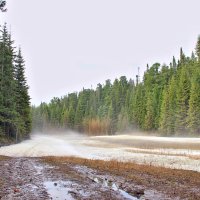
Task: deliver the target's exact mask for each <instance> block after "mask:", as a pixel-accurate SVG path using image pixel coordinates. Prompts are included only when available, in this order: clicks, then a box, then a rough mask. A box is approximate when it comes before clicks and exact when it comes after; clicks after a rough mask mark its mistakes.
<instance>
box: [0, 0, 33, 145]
mask: <svg viewBox="0 0 200 200" xmlns="http://www.w3.org/2000/svg"><path fill="white" fill-rule="evenodd" d="M3 2H4V1H3ZM0 7H1V8H2V9H3V7H4V4H2V2H1V6H0ZM2 9H1V10H2ZM3 11H4V9H3ZM0 31H1V33H0V142H2V143H4V140H5V141H16V142H18V141H20V140H22V139H25V138H28V137H29V134H30V132H31V115H30V96H29V94H28V85H27V82H26V77H25V61H24V59H23V56H22V52H21V49H20V48H19V49H18V50H16V48H15V46H14V41H13V40H12V37H11V34H10V33H9V31H8V29H7V27H6V24H5V25H4V26H2V27H1V30H0Z"/></svg>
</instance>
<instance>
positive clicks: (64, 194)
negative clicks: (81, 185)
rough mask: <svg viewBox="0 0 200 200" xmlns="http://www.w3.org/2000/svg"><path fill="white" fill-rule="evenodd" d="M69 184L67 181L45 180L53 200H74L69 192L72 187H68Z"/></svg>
mask: <svg viewBox="0 0 200 200" xmlns="http://www.w3.org/2000/svg"><path fill="white" fill-rule="evenodd" d="M69 184H70V182H67V181H54V182H52V181H47V182H44V186H45V188H46V189H47V192H48V194H49V195H50V197H51V199H52V200H73V198H72V196H71V195H70V194H69V192H70V191H71V188H69V187H68V186H69Z"/></svg>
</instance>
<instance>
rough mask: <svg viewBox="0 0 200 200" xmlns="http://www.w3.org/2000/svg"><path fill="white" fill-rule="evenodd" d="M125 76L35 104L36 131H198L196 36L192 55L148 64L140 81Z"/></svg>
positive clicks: (199, 70)
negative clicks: (47, 102) (168, 61)
mask: <svg viewBox="0 0 200 200" xmlns="http://www.w3.org/2000/svg"><path fill="white" fill-rule="evenodd" d="M139 79H140V77H139V76H138V75H137V76H136V82H134V81H133V80H127V78H126V77H125V76H122V77H120V78H119V79H115V81H114V82H113V83H111V81H110V80H107V81H106V82H105V84H103V85H101V84H98V85H97V88H96V89H83V90H82V91H81V92H79V93H71V94H68V95H66V96H64V97H62V98H54V99H52V100H51V102H50V103H49V104H46V103H41V105H40V106H39V107H33V108H32V113H33V127H34V128H36V129H38V130H45V129H50V128H64V129H66V128H70V129H75V130H78V131H81V132H87V133H88V134H92V135H93V134H114V133H116V132H117V131H119V132H121V131H124V130H127V129H131V128H137V129H140V130H145V131H149V132H150V131H151V132H155V131H156V132H159V133H160V134H163V135H175V134H200V37H199V38H198V41H197V45H196V55H195V54H194V53H192V55H191V56H189V57H188V56H186V55H185V54H184V53H183V50H182V48H181V49H180V57H179V59H178V60H176V59H175V58H174V57H173V59H172V62H171V63H170V64H169V65H162V66H161V65H160V64H159V63H155V64H153V65H152V66H151V67H149V66H148V65H147V69H146V71H145V73H144V76H143V80H141V81H140V80H139Z"/></svg>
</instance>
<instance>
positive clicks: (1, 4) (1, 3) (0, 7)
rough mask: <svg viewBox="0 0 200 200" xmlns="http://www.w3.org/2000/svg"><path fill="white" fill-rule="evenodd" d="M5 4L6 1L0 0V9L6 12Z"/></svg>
mask: <svg viewBox="0 0 200 200" xmlns="http://www.w3.org/2000/svg"><path fill="white" fill-rule="evenodd" d="M5 6H6V1H4V0H0V10H1V12H6V11H7V9H6V8H5Z"/></svg>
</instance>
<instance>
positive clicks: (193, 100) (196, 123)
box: [188, 69, 200, 135]
mask: <svg viewBox="0 0 200 200" xmlns="http://www.w3.org/2000/svg"><path fill="white" fill-rule="evenodd" d="M188 128H189V130H190V132H191V133H196V134H198V135H199V134H200V70H199V69H198V70H197V72H196V74H195V75H194V77H193V79H192V86H191V93H190V100H189V112H188Z"/></svg>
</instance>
